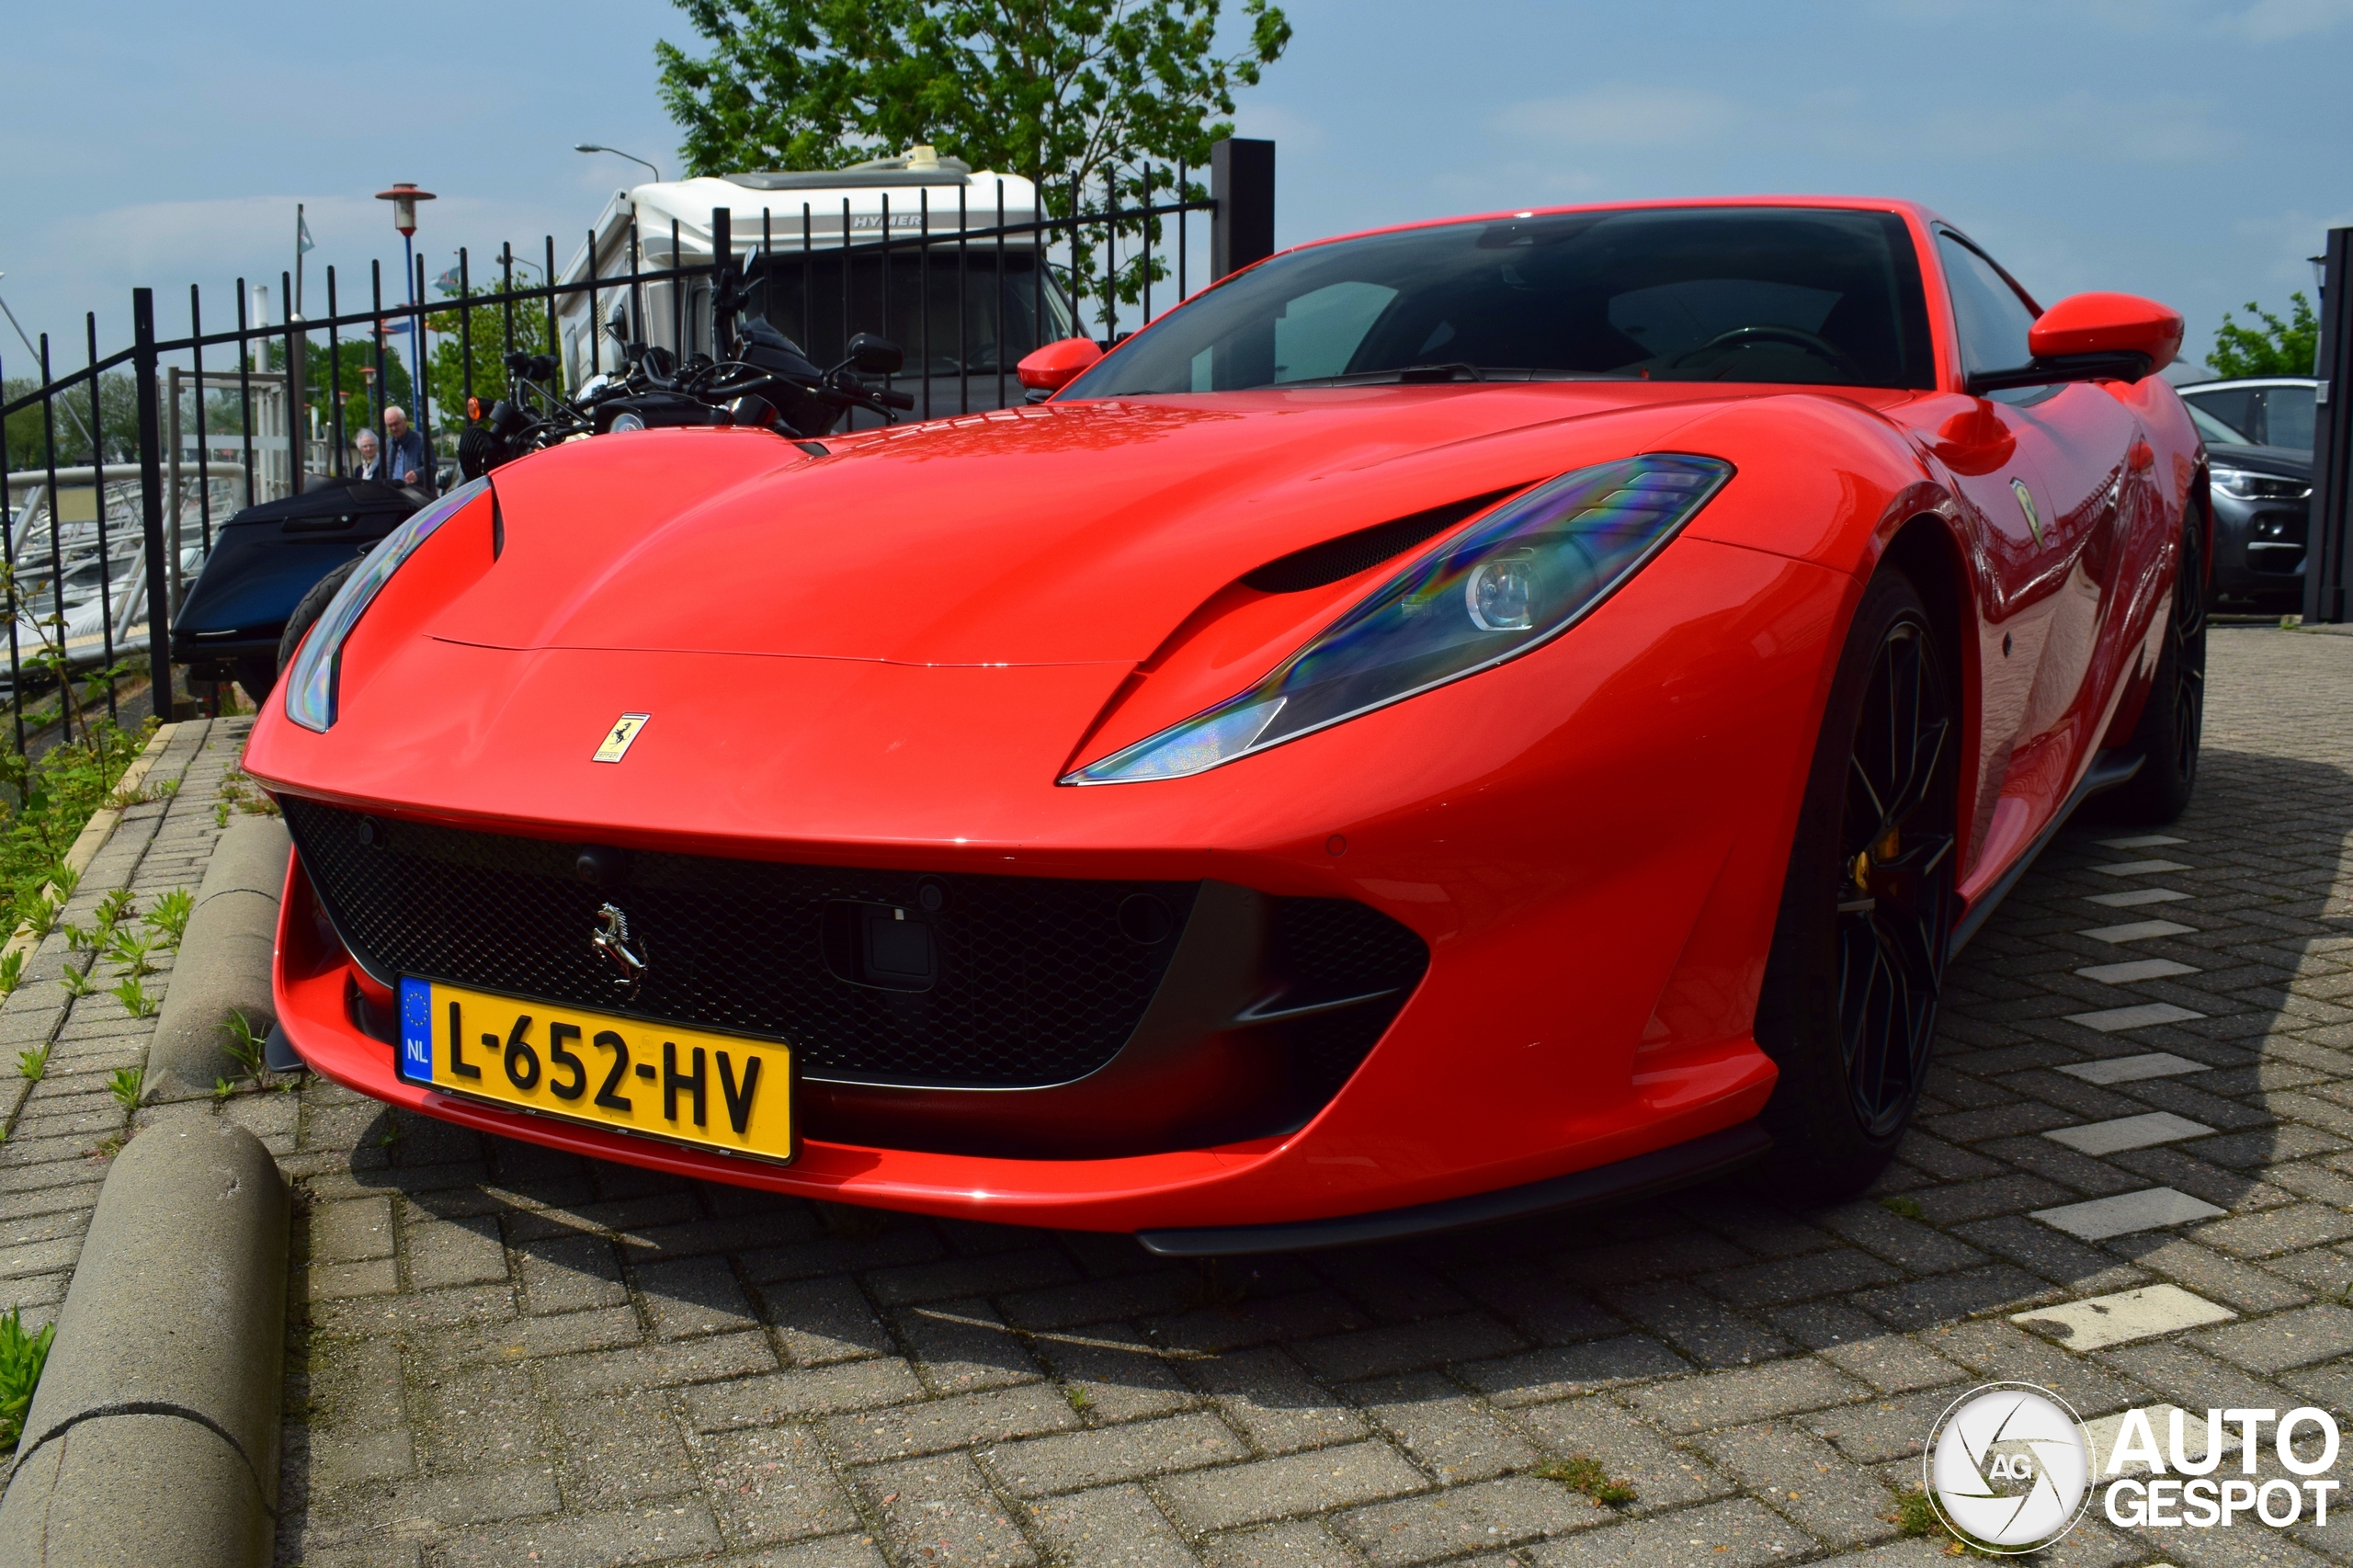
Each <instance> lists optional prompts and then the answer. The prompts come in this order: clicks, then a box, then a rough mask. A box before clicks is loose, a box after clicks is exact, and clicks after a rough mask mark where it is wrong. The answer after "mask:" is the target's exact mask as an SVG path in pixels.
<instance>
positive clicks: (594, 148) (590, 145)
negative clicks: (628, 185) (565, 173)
mask: <svg viewBox="0 0 2353 1568" xmlns="http://www.w3.org/2000/svg"><path fill="white" fill-rule="evenodd" d="M572 150H573V151H574V152H575V153H611V154H612V155H613V156H614V157H616V158H627V159H628V160H629V161H630V162H631V163H632V164H640V165H644V166H645V167H646V168H648V169H652V170H653V171H654V184H656V185H659V184H661V183H662V171H661V170H660V169H659V168H657V167H655V166H654V165H652V164H648V163H646V162H645V160H644V159H643V158H641V157H639V156H638V155H637V154H636V153H624V152H622V151H621V150H620V148H619V147H599V146H598V145H597V143H595V142H581V143H580V144H579V145H577V146H575V147H574V148H573V149H572Z"/></svg>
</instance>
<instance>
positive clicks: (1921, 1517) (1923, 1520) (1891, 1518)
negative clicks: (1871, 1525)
mask: <svg viewBox="0 0 2353 1568" xmlns="http://www.w3.org/2000/svg"><path fill="white" fill-rule="evenodd" d="M1880 1517H1881V1518H1883V1519H1885V1520H1886V1521H1887V1522H1888V1523H1889V1524H1891V1525H1893V1526H1894V1527H1895V1528H1897V1529H1899V1530H1901V1531H1903V1532H1904V1534H1905V1535H1908V1536H1924V1537H1925V1536H1941V1537H1942V1538H1944V1543H1945V1555H1946V1556H1947V1557H2003V1556H2007V1555H2009V1553H2007V1552H2001V1551H1995V1550H1994V1549H1993V1548H1991V1547H1989V1546H1987V1545H1986V1544H1985V1543H1984V1542H1983V1541H1981V1540H1978V1539H1977V1538H1976V1537H1974V1536H1972V1535H1967V1534H1964V1533H1963V1532H1961V1531H1960V1530H1957V1529H1955V1528H1952V1526H1950V1525H1949V1524H1947V1523H1946V1522H1945V1520H1944V1518H1943V1517H1942V1516H1941V1515H1939V1514H1938V1512H1937V1508H1936V1505H1935V1504H1933V1503H1931V1502H1929V1501H1928V1494H1927V1493H1926V1492H1922V1491H1919V1490H1917V1489H1915V1490H1913V1491H1910V1492H1901V1493H1898V1494H1896V1498H1895V1512H1893V1513H1892V1514H1881V1516H1880Z"/></svg>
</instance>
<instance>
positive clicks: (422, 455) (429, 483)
mask: <svg viewBox="0 0 2353 1568" xmlns="http://www.w3.org/2000/svg"><path fill="white" fill-rule="evenodd" d="M384 468H385V470H386V472H388V473H389V474H390V476H391V479H392V483H394V484H412V485H415V487H416V488H418V489H419V490H422V491H424V492H426V494H432V492H433V460H432V458H431V457H430V456H429V455H427V453H426V449H425V436H424V434H423V432H421V431H417V430H413V429H411V428H410V427H409V423H408V415H406V414H405V413H404V412H402V410H401V409H400V407H399V406H398V405H397V404H395V405H394V406H392V407H390V408H387V409H385V410H384Z"/></svg>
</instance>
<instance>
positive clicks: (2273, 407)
mask: <svg viewBox="0 0 2353 1568" xmlns="http://www.w3.org/2000/svg"><path fill="white" fill-rule="evenodd" d="M2263 438H2264V439H2265V440H2266V441H2268V442H2269V443H2270V444H2271V445H2272V446H2275V447H2294V448H2298V449H2301V450H2303V451H2307V452H2309V451H2311V450H2312V449H2313V389H2312V388H2311V387H2266V388H2264V389H2263Z"/></svg>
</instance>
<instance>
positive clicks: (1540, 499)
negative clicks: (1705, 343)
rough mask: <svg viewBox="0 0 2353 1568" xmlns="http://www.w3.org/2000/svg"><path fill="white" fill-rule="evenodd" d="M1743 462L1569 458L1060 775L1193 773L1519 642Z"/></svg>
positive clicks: (1471, 671)
mask: <svg viewBox="0 0 2353 1568" xmlns="http://www.w3.org/2000/svg"><path fill="white" fill-rule="evenodd" d="M1731 477H1732V465H1731V464H1730V463H1727V462H1723V461H1722V460H1718V459H1715V458H1701V457H1687V456H1683V455H1680V454H1677V453H1665V452H1662V453H1653V454H1650V455H1648V456H1644V457H1638V458H1627V459H1624V460H1620V461H1618V462H1607V463H1598V464H1596V465H1595V466H1594V467H1592V468H1582V469H1578V470H1577V471H1575V472H1573V473H1565V474H1563V475H1562V476H1561V477H1560V478H1558V479H1555V480H1552V481H1551V482H1549V483H1545V484H1541V485H1539V486H1538V487H1537V488H1535V489H1534V490H1530V491H1528V492H1527V493H1525V494H1521V495H1519V496H1518V497H1517V498H1516V499H1514V500H1511V501H1507V502H1506V503H1505V504H1504V505H1503V506H1500V507H1498V508H1496V510H1495V511H1494V512H1493V513H1491V514H1489V515H1488V516H1487V517H1485V518H1484V519H1483V520H1482V521H1480V522H1478V523H1476V524H1473V525H1472V527H1471V528H1467V529H1465V530H1464V531H1463V532H1462V533H1461V534H1460V535H1458V536H1456V537H1455V538H1453V539H1450V540H1447V541H1446V542H1445V543H1443V544H1441V545H1439V546H1438V548H1437V549H1436V550H1433V551H1430V552H1429V553H1428V554H1427V555H1425V556H1423V557H1422V558H1421V559H1420V560H1419V561H1416V562H1414V564H1413V565H1411V566H1408V567H1407V568H1406V569H1405V570H1404V571H1403V572H1401V573H1399V574H1397V575H1396V576H1394V577H1392V578H1391V579H1390V581H1389V583H1388V584H1387V585H1385V586H1384V587H1382V588H1381V590H1380V591H1379V592H1378V593H1375V594H1374V595H1373V596H1372V597H1370V598H1368V599H1366V600H1364V601H1363V602H1362V603H1360V604H1358V606H1357V607H1356V608H1354V609H1351V610H1350V611H1348V612H1347V614H1346V615H1344V616H1342V617H1341V618H1340V619H1338V620H1336V621H1335V622H1334V623H1333V624H1332V625H1331V626H1330V627H1329V628H1327V629H1326V630H1325V631H1323V632H1322V633H1321V634H1319V635H1318V636H1316V637H1315V638H1314V639H1313V641H1312V642H1309V643H1308V644H1307V645H1306V646H1305V647H1303V648H1302V649H1301V650H1300V651H1299V652H1298V653H1293V654H1292V655H1291V656H1290V658H1288V659H1286V660H1284V661H1283V662H1282V664H1281V665H1278V666H1277V667H1276V668H1275V670H1274V672H1273V673H1272V674H1270V675H1268V676H1267V678H1266V679H1264V680H1262V681H1260V682H1259V683H1258V684H1257V685H1256V686H1254V687H1251V688H1250V689H1249V690H1247V691H1245V692H1242V693H1240V694H1238V695H1236V696H1234V697H1232V698H1229V699H1226V700H1225V701H1223V702H1221V703H1219V704H1218V705H1217V706H1216V707H1214V708H1211V709H1210V710H1207V711H1206V712H1202V713H1198V714H1195V715H1194V716H1193V717H1192V718H1190V719H1188V720H1186V721H1185V722H1182V723H1180V724H1175V725H1172V726H1170V727H1169V728H1168V729H1165V730H1163V731H1161V732H1160V733H1158V734H1156V735H1153V736H1150V737H1148V738H1146V739H1144V740H1141V741H1138V742H1137V743H1136V744H1133V745H1131V746H1128V747H1126V748H1124V749H1122V750H1120V751H1117V752H1114V753H1112V754H1111V755H1110V756H1107V757H1104V758H1103V759H1102V760H1100V761H1098V762H1092V763H1089V764H1087V765H1086V767H1082V768H1080V769H1078V770H1077V771H1076V772H1074V773H1072V774H1070V775H1068V776H1067V777H1065V778H1063V780H1062V782H1063V783H1064V784H1136V783H1142V782H1145V781H1147V780H1151V779H1157V778H1186V777H1188V776H1189V775H1191V774H1195V773H1200V772H1204V771H1206V770H1207V769H1209V768H1212V767H1219V766H1221V765H1222V764H1224V763H1228V762H1232V761H1233V759H1234V758H1236V757H1239V756H1247V755H1248V754H1249V753H1251V752H1254V751H1263V750H1265V749H1266V748H1267V747H1268V746H1271V745H1276V744H1280V743H1282V742H1284V741H1288V740H1295V739H1297V738H1298V737H1299V736H1301V735H1304V734H1308V733H1312V732H1313V731H1316V730H1321V729H1324V728H1326V727H1327V726H1329V725H1333V724H1337V723H1341V722H1345V721H1347V720H1349V719H1353V718H1355V717H1357V716H1358V714H1361V713H1369V712H1370V711H1371V710H1374V709H1376V708H1385V707H1387V706H1388V705H1389V704H1390V703H1392V702H1402V701H1404V699H1406V698H1409V697H1412V696H1415V694H1417V693H1420V692H1424V691H1427V690H1429V689H1430V688H1431V687H1437V686H1443V685H1445V684H1446V683H1447V682H1449V681H1455V680H1461V678H1462V677H1463V676H1469V675H1476V674H1477V673H1478V672H1479V671H1481V670H1484V669H1491V668H1493V667H1494V666H1495V665H1500V664H1502V663H1504V662H1505V661H1506V660H1507V659H1513V658H1517V657H1518V656H1519V655H1520V654H1522V653H1528V652H1529V651H1530V650H1531V649H1534V648H1538V647H1540V646H1542V645H1543V644H1544V643H1546V642H1551V641H1552V639H1553V638H1555V637H1557V636H1559V635H1560V634H1561V633H1562V632H1563V631H1567V630H1568V629H1569V628H1570V627H1572V626H1574V625H1575V624H1576V623H1577V621H1579V620H1580V619H1583V618H1584V617H1585V616H1586V614H1587V613H1588V612H1590V611H1591V610H1592V609H1593V608H1594V607H1595V606H1596V605H1598V604H1599V603H1600V602H1601V601H1602V600H1603V599H1605V598H1608V597H1609V595H1610V594H1611V593H1612V592H1613V591H1615V590H1616V589H1617V587H1618V586H1619V585H1620V584H1621V583H1623V582H1625V581H1626V579H1627V578H1629V577H1631V576H1632V575H1633V574H1635V573H1636V572H1638V571H1640V570H1641V569H1642V568H1643V564H1644V563H1645V562H1648V561H1649V560H1650V558H1651V557H1652V556H1654V555H1655V554H1656V553H1658V551H1659V550H1660V549H1661V548H1662V547H1663V546H1664V545H1665V543H1666V541H1667V540H1669V539H1671V538H1673V537H1674V535H1675V532H1676V530H1677V528H1681V527H1682V526H1683V525H1684V523H1686V522H1687V521H1688V520H1689V519H1690V517H1691V516H1692V515H1693V514H1694V513H1696V512H1698V511H1699V508H1700V507H1701V506H1705V505H1707V503H1708V500H1709V498H1710V497H1711V496H1712V495H1714V494H1715V493H1716V492H1717V491H1718V490H1720V489H1722V487H1723V484H1724V482H1725V481H1726V480H1728V479H1730V478H1731Z"/></svg>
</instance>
